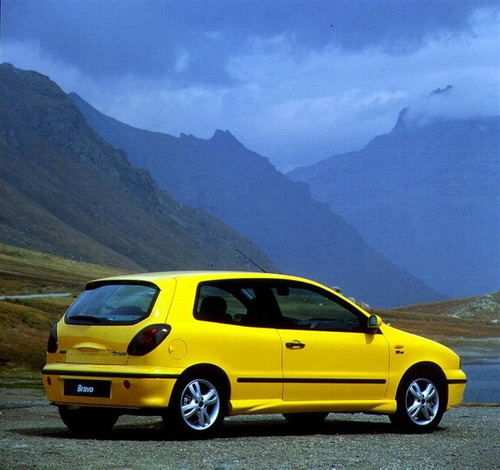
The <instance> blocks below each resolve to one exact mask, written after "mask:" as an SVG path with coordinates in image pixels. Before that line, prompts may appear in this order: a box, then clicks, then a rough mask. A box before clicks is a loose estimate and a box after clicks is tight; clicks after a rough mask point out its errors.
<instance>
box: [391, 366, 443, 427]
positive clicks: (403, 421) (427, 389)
mask: <svg viewBox="0 0 500 470" xmlns="http://www.w3.org/2000/svg"><path fill="white" fill-rule="evenodd" d="M396 398H397V411H396V413H395V414H394V415H391V416H390V417H389V418H390V419H391V421H392V423H393V424H395V425H396V426H397V427H398V428H400V429H402V430H406V431H411V432H431V431H433V430H434V429H436V427H437V426H438V424H439V422H440V421H441V418H442V417H443V413H444V407H445V403H444V400H445V397H444V392H443V385H442V380H440V379H438V378H436V377H427V376H425V375H423V374H417V375H412V376H409V377H408V378H406V379H403V381H402V382H401V384H400V386H399V389H398V394H397V397H396Z"/></svg>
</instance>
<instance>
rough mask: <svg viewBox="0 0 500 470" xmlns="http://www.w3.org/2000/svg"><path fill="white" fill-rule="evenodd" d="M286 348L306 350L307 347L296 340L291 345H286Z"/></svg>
mask: <svg viewBox="0 0 500 470" xmlns="http://www.w3.org/2000/svg"><path fill="white" fill-rule="evenodd" d="M285 346H286V347H287V348H288V349H304V348H305V347H306V345H305V344H304V343H301V342H300V341H298V340H294V341H293V342H291V343H286V344H285Z"/></svg>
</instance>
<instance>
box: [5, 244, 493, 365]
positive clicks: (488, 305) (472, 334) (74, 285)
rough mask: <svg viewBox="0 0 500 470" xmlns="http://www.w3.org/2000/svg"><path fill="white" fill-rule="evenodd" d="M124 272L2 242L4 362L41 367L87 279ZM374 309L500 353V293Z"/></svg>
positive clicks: (400, 323) (401, 323)
mask: <svg viewBox="0 0 500 470" xmlns="http://www.w3.org/2000/svg"><path fill="white" fill-rule="evenodd" d="M120 272H122V271H120V270H116V269H114V268H109V267H103V266H98V265H93V264H90V263H83V262H80V261H74V260H69V259H64V258H61V257H56V256H52V255H48V254H46V253H39V252H33V251H30V250H24V249H20V248H17V247H12V246H7V245H2V244H0V286H1V292H0V365H2V364H4V363H10V364H11V365H21V366H25V367H28V368H32V369H34V370H39V369H40V368H41V366H42V365H43V364H44V361H45V348H46V344H47V338H48V334H49V331H50V328H51V326H52V325H53V323H54V322H56V321H57V320H59V318H60V317H61V315H63V314H64V312H65V311H66V309H67V308H68V306H69V305H70V304H71V302H73V300H74V299H75V297H76V295H78V293H79V292H80V291H81V290H82V289H83V286H84V285H85V283H86V282H87V281H89V280H91V279H95V278H98V277H104V276H110V275H115V274H119V273H120ZM54 292H68V293H70V294H71V295H70V296H68V297H54V298H28V299H15V300H9V299H2V298H1V296H5V295H17V294H38V293H42V294H46V293H54ZM373 311H374V312H375V313H377V314H379V315H381V316H382V318H383V319H384V320H386V321H388V322H389V323H391V325H393V326H395V327H397V328H401V329H403V330H406V331H410V332H412V333H417V334H422V335H425V336H428V337H430V338H433V339H436V340H439V341H441V342H443V343H445V344H448V345H450V346H452V347H454V348H456V349H458V350H460V351H464V352H463V354H464V355H465V356H466V357H467V356H469V357H472V358H474V354H480V355H481V357H489V356H492V357H498V355H499V350H500V341H499V336H500V335H499V328H500V323H499V320H500V293H498V292H497V293H494V294H491V295H488V296H483V297H479V298H469V299H457V300H453V301H445V302H438V303H432V304H421V305H410V306H407V307H400V308H398V309H395V310H373ZM457 311H458V312H459V314H457ZM464 312H467V313H466V314H464ZM464 347H465V348H466V349H465V350H464ZM471 350H472V354H471Z"/></svg>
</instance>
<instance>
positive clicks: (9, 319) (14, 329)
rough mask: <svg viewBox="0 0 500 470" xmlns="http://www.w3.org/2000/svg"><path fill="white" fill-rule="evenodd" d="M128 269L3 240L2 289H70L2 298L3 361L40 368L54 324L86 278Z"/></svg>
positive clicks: (0, 333)
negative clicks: (51, 295) (18, 246)
mask: <svg viewBox="0 0 500 470" xmlns="http://www.w3.org/2000/svg"><path fill="white" fill-rule="evenodd" d="M125 272H126V271H123V270H120V269H116V268H111V267H108V266H98V265H94V264H91V263H83V262H79V261H74V260H69V259H65V258H61V257H58V256H53V255H49V254H46V253H40V252H36V251H30V250H26V249H23V248H17V247H12V246H8V245H4V244H0V295H25V294H46V293H62V292H64V293H71V294H72V295H71V296H69V297H50V298H33V299H15V300H14V299H6V300H0V365H2V364H4V365H5V364H16V365H20V366H22V367H24V368H27V369H28V370H40V369H41V368H42V366H43V365H44V363H45V350H46V345H47V338H48V335H49V332H50V328H51V327H52V325H53V324H54V323H55V322H56V321H58V320H59V319H60V318H61V316H62V315H63V314H64V312H65V311H66V310H67V308H68V307H69V306H70V305H71V303H72V302H73V300H74V299H75V298H76V296H77V295H78V294H79V293H80V292H81V291H82V290H83V287H84V286H85V283H86V282H88V281H89V280H91V279H96V278H100V277H106V276H112V275H117V274H121V273H125ZM0 369H3V368H2V367H0Z"/></svg>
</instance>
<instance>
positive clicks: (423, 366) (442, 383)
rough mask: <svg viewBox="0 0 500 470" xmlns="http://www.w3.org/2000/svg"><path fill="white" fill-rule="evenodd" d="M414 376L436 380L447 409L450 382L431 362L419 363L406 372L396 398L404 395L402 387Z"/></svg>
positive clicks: (436, 365)
mask: <svg viewBox="0 0 500 470" xmlns="http://www.w3.org/2000/svg"><path fill="white" fill-rule="evenodd" d="M414 375H423V376H425V377H429V378H433V379H435V380H436V384H435V385H436V386H437V387H439V388H440V392H441V398H442V399H443V403H444V406H445V409H446V408H447V407H448V381H447V379H446V375H445V373H444V371H443V369H442V368H441V367H440V366H439V365H438V364H436V363H435V362H431V361H422V362H417V363H416V364H413V365H412V366H411V367H409V368H408V369H407V370H406V372H405V373H404V374H403V376H402V377H401V379H400V381H399V384H398V389H397V392H396V397H398V396H399V394H400V393H402V385H403V384H404V383H405V380H406V379H408V377H410V376H414Z"/></svg>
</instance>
